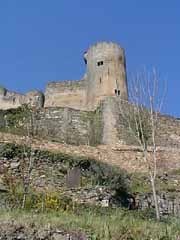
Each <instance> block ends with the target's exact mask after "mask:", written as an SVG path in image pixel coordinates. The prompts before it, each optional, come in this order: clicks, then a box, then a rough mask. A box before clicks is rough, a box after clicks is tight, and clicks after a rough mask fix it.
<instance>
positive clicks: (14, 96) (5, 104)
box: [0, 88, 25, 109]
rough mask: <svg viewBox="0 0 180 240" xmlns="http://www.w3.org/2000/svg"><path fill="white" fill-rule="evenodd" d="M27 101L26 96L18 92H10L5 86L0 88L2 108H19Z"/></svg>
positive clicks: (0, 107)
mask: <svg viewBox="0 0 180 240" xmlns="http://www.w3.org/2000/svg"><path fill="white" fill-rule="evenodd" d="M24 101H25V96H24V95H23V94H19V93H16V92H10V91H8V90H6V89H5V88H1V89H0V109H9V108H17V107H19V106H21V105H22V104H23V103H24Z"/></svg>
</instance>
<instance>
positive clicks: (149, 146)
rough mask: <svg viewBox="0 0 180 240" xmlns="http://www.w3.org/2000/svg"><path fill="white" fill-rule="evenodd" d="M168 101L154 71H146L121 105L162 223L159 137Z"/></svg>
mask: <svg viewBox="0 0 180 240" xmlns="http://www.w3.org/2000/svg"><path fill="white" fill-rule="evenodd" d="M164 97H165V87H163V88H160V86H159V76H158V74H157V72H156V71H155V70H154V69H153V70H152V71H151V72H147V71H143V72H141V73H138V74H137V75H136V76H133V77H132V78H131V80H130V86H129V98H130V102H124V101H121V104H120V105H119V106H120V107H119V109H120V115H121V117H122V118H123V121H124V122H125V124H127V126H128V128H129V130H130V132H131V134H132V135H133V136H134V138H135V140H136V142H137V143H138V144H139V146H140V148H141V150H142V152H143V159H144V163H145V165H146V167H147V169H148V176H149V180H150V183H151V187H152V194H153V200H154V204H155V210H156V219H157V220H159V219H160V213H159V206H158V199H157V193H156V176H157V143H156V139H157V133H158V123H159V121H158V120H159V116H160V112H161V109H162V105H163V102H164Z"/></svg>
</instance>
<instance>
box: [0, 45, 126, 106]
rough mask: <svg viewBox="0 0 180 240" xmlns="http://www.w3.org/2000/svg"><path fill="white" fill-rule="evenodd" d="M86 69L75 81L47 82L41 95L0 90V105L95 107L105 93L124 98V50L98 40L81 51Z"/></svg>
mask: <svg viewBox="0 0 180 240" xmlns="http://www.w3.org/2000/svg"><path fill="white" fill-rule="evenodd" d="M84 61H85V64H86V66H87V72H86V74H85V75H84V78H83V79H82V80H79V81H59V82H50V83H49V84H48V85H47V87H46V91H45V94H43V93H41V92H39V91H31V92H29V93H27V94H25V95H22V94H19V93H15V92H10V91H8V90H6V89H5V88H1V89H0V108H2V109H8V108H17V107H19V106H21V105H22V104H26V103H29V104H31V105H32V106H36V107H70V108H74V109H82V110H84V109H89V110H92V109H95V108H96V107H97V106H98V104H99V102H100V101H101V100H103V99H104V98H105V97H107V96H120V97H121V98H123V99H126V100H127V99H128V91H127V81H126V63H125V54H124V50H123V49H122V48H121V47H119V46H118V45H117V44H115V43H107V42H101V43H97V44H96V45H93V46H92V47H90V48H89V50H88V51H87V52H85V53H84Z"/></svg>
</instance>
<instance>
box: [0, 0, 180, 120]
mask: <svg viewBox="0 0 180 240" xmlns="http://www.w3.org/2000/svg"><path fill="white" fill-rule="evenodd" d="M102 40H103V41H114V42H117V43H119V44H120V45H121V46H122V47H124V48H125V50H126V55H127V71H128V72H129V73H133V72H137V71H139V70H141V69H142V67H144V66H146V67H147V68H150V67H152V66H153V67H156V68H157V69H158V70H159V72H160V73H161V77H162V79H166V80H167V82H168V93H167V97H166V105H165V110H164V111H165V112H167V113H169V114H172V115H174V116H177V117H180V94H179V93H180V1H179V0H151V1H148V0H123V1H121V0H0V84H1V85H3V86H5V87H7V88H8V89H11V90H15V91H20V92H26V91H29V90H32V89H40V90H44V88H45V85H46V83H47V82H49V81H50V80H55V81H56V80H68V79H72V80H73V79H81V77H82V76H83V74H84V72H85V66H84V62H83V58H82V56H83V52H84V51H85V50H86V49H87V48H88V47H89V45H92V44H94V43H95V42H97V41H102Z"/></svg>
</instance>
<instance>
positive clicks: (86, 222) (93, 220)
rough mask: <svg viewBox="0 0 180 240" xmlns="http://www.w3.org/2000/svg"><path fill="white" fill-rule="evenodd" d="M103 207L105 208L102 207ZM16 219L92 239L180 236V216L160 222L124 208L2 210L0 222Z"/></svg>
mask: <svg viewBox="0 0 180 240" xmlns="http://www.w3.org/2000/svg"><path fill="white" fill-rule="evenodd" d="M101 211H102V210H101ZM14 219H15V220H16V224H17V225H18V224H20V225H25V226H26V227H28V226H29V227H30V226H31V225H32V224H35V225H36V227H37V228H38V229H40V228H42V229H43V228H44V227H45V226H51V227H52V228H63V229H65V230H67V231H73V230H76V231H78V230H80V231H84V232H87V233H88V235H90V236H91V237H90V239H103V240H110V239H114V240H118V239H124V240H127V239H129V240H130V239H131V240H140V239H142V240H148V239H149V240H150V239H153V240H160V239H161V240H163V239H164V240H168V239H169V240H170V239H171V240H177V239H179V238H178V237H180V220H177V219H171V220H168V222H167V223H165V222H161V223H157V222H155V221H153V220H147V219H143V218H142V216H139V215H138V213H135V212H134V213H129V212H127V211H124V210H107V209H105V210H104V211H103V212H100V211H97V209H96V210H92V209H91V210H85V211H83V212H79V213H77V212H76V213H75V212H62V211H58V212H53V211H52V212H46V213H39V214H37V213H33V212H25V211H15V210H14V211H9V212H7V211H4V212H3V211H1V213H0V222H1V223H2V222H5V221H7V222H8V221H11V220H14Z"/></svg>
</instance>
